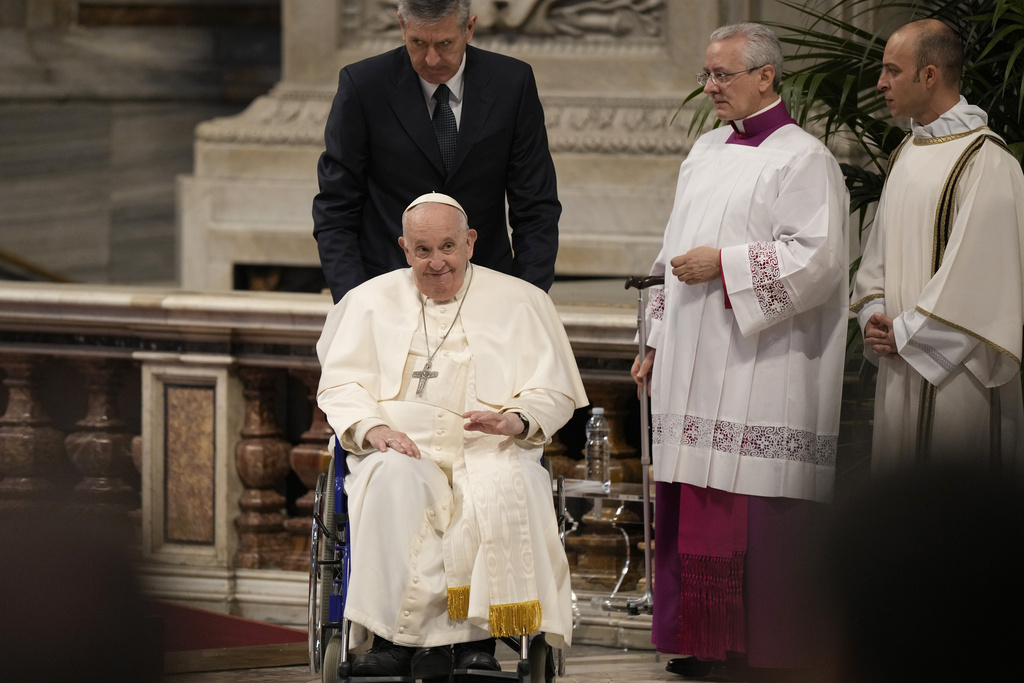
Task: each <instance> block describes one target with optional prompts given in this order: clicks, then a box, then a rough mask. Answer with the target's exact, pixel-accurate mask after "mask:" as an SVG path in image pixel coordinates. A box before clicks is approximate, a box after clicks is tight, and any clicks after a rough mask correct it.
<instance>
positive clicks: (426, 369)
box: [412, 360, 437, 396]
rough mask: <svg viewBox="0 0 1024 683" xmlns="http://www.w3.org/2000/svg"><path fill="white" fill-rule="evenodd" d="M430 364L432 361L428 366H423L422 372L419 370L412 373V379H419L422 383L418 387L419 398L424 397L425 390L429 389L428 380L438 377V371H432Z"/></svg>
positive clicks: (428, 362)
mask: <svg viewBox="0 0 1024 683" xmlns="http://www.w3.org/2000/svg"><path fill="white" fill-rule="evenodd" d="M430 363H431V361H429V360H428V361H427V364H426V365H424V366H423V369H422V370H417V371H416V372H414V373H412V378H413V379H418V380H419V381H420V383H419V386H417V387H416V395H417V396H422V395H423V390H424V389H425V388H426V387H427V380H428V379H434V378H435V377H437V370H431V369H430Z"/></svg>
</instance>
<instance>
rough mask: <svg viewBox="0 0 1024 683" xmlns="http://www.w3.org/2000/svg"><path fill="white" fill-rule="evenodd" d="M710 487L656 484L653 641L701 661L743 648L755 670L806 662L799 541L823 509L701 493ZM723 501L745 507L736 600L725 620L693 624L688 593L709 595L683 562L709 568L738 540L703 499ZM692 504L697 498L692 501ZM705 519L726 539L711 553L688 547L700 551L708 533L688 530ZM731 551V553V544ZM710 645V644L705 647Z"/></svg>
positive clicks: (807, 605) (807, 631) (807, 615)
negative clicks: (700, 553)
mask: <svg viewBox="0 0 1024 683" xmlns="http://www.w3.org/2000/svg"><path fill="white" fill-rule="evenodd" d="M709 491H714V490H712V489H702V488H700V487H693V486H689V485H688V484H670V483H665V482H656V492H655V500H657V504H656V505H655V533H656V535H657V540H656V542H655V546H654V548H655V552H654V569H655V580H654V615H653V628H652V633H651V640H652V642H653V643H654V645H655V647H656V648H657V649H658V650H659V651H660V652H667V653H673V654H692V655H695V656H698V657H702V658H706V659H719V658H722V659H724V657H725V652H724V650H728V651H730V652H738V653H744V652H745V653H746V655H747V663H748V664H749V665H750V666H754V667H764V668H802V667H807V666H809V665H810V664H811V655H812V652H811V651H810V650H811V646H812V637H813V634H814V630H815V623H816V622H815V619H814V616H813V615H814V612H813V605H812V604H811V590H810V579H809V576H808V571H807V567H806V562H805V559H806V557H807V554H806V550H805V546H806V544H807V542H808V540H809V539H810V538H811V534H812V531H813V529H812V523H813V522H814V520H815V519H816V518H817V516H818V515H820V514H821V513H823V512H824V510H823V509H822V504H820V503H812V502H810V501H803V500H793V499H788V498H761V497H757V496H742V495H740V494H731V493H727V492H724V491H714V492H713V493H711V494H710V495H708V492H709ZM681 494H682V495H681ZM694 494H696V495H694ZM730 498H733V499H743V502H744V503H745V507H746V514H745V516H744V519H742V520H736V521H739V522H740V524H745V526H746V534H744V535H745V536H746V538H745V539H743V540H744V541H745V546H746V554H745V557H744V556H742V555H741V556H740V557H741V558H743V562H742V576H743V596H742V604H741V605H739V608H738V610H736V609H731V610H730V612H731V614H730V615H729V618H725V619H712V620H711V621H710V622H707V623H703V624H699V623H696V624H695V623H693V621H694V620H693V618H692V616H688V615H692V609H693V606H692V604H691V605H689V606H688V604H687V603H688V601H689V602H691V603H692V601H693V599H694V596H695V594H699V596H698V599H708V598H706V597H705V596H707V595H708V594H707V591H706V590H705V586H703V585H698V584H700V583H701V582H700V581H696V582H695V581H694V579H693V576H694V574H693V572H692V571H691V570H690V567H692V566H693V563H694V560H695V559H696V560H698V561H700V560H706V561H708V562H709V565H710V563H713V562H715V561H717V560H718V559H719V557H721V556H722V555H723V554H724V553H725V552H728V551H729V546H730V545H733V546H734V543H735V541H736V540H739V539H737V538H736V531H735V530H734V529H733V530H730V529H729V528H728V525H729V524H731V522H730V523H727V524H726V525H725V526H723V524H722V522H723V517H722V516H721V515H720V514H718V512H716V511H715V510H714V509H712V510H711V511H710V513H709V512H708V506H707V501H708V500H714V501H717V502H718V503H722V501H728V499H730ZM694 501H698V504H697V505H696V506H695V505H694ZM734 502H736V503H739V501H738V500H736V501H734ZM725 504H726V505H730V503H725ZM741 506H742V504H741ZM702 508H703V509H702ZM739 509H741V508H739ZM709 522H710V525H711V526H712V527H718V528H719V529H720V530H721V531H724V532H725V533H726V534H728V535H731V536H732V537H733V538H732V540H730V541H727V542H726V543H724V544H721V545H720V546H719V547H718V548H712V549H711V553H712V555H711V556H706V557H700V556H697V555H694V554H693V550H699V549H700V548H701V547H703V548H704V550H705V551H707V545H706V544H705V543H704V542H703V541H704V540H706V539H707V538H708V534H706V533H704V534H703V535H704V538H703V539H702V538H700V537H699V536H700V535H699V534H698V536H697V537H696V538H695V537H694V536H693V535H688V530H693V529H701V530H705V531H706V530H707V528H708V523H709ZM680 532H682V533H680ZM688 537H689V541H688V540H687V538H688ZM694 540H696V541H697V543H696V545H695V546H694V547H692V548H688V547H681V545H680V542H682V543H683V544H684V546H685V545H689V544H690V543H691V542H693V541H694ZM732 552H734V553H735V552H736V549H735V547H733V551H732ZM716 556H717V557H716ZM709 607H710V606H709ZM706 611H707V612H708V613H711V612H713V611H714V610H712V609H710V608H709V609H708V610H706ZM736 618H739V619H741V620H745V640H746V642H745V643H744V642H743V640H744V637H743V632H742V630H741V632H740V633H739V634H737V633H736V631H735V627H736V624H735V619H736ZM684 621H685V622H686V623H684ZM740 626H741V627H742V626H743V624H740ZM709 643H711V644H713V647H711V648H710V649H709V647H708V645H709ZM723 644H725V645H724V646H723ZM723 647H724V649H723Z"/></svg>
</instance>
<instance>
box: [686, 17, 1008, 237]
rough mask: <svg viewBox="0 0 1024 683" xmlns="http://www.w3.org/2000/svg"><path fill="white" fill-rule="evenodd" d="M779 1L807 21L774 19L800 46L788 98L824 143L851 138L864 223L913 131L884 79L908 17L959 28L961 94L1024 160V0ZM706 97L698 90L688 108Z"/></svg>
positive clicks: (703, 115) (701, 115)
mask: <svg viewBox="0 0 1024 683" xmlns="http://www.w3.org/2000/svg"><path fill="white" fill-rule="evenodd" d="M778 2H779V4H782V5H785V6H786V7H789V8H791V9H793V10H796V11H797V12H799V13H800V14H801V15H802V16H803V17H804V18H805V19H806V22H805V23H804V24H802V25H792V24H779V23H771V22H767V24H768V25H769V26H771V27H772V28H773V29H774V30H775V31H776V33H777V34H778V35H779V39H780V40H781V41H782V43H783V44H785V45H790V46H792V47H793V48H795V49H794V51H793V54H792V55H790V56H789V57H787V62H786V64H787V72H786V73H785V74H784V78H783V85H782V93H781V94H782V96H783V98H784V99H785V101H786V105H787V107H788V108H789V111H790V113H791V114H792V115H793V117H794V118H795V119H796V120H797V122H798V123H800V125H802V126H809V127H810V128H811V129H812V130H819V131H821V132H822V135H823V139H824V140H825V142H826V143H833V142H836V141H838V140H842V141H844V142H852V147H853V152H852V156H853V158H854V161H855V163H848V164H843V165H842V166H843V173H844V175H845V177H846V183H847V187H849V189H850V210H851V213H854V214H857V215H858V217H859V219H860V224H861V228H862V229H863V227H864V226H865V225H866V224H867V217H868V216H869V214H870V208H871V206H872V205H873V204H874V203H875V202H876V201H877V200H878V196H879V194H880V193H881V190H882V183H883V180H884V173H885V169H886V164H887V160H888V156H889V154H890V152H892V150H893V149H894V148H895V147H896V146H897V145H898V144H899V142H900V140H902V139H903V137H904V135H906V131H905V130H904V129H902V128H900V127H899V126H898V125H897V123H896V122H895V121H893V120H892V119H891V118H890V117H889V116H888V112H887V111H886V109H885V103H884V101H883V100H882V98H881V97H880V95H879V93H878V91H877V89H876V84H877V82H878V76H879V74H880V73H881V68H882V53H883V52H884V50H885V40H886V37H887V36H888V35H889V34H890V33H892V31H893V30H894V29H895V28H897V27H898V26H899V25H901V24H903V23H905V22H907V21H911V20H914V19H923V18H935V19H938V20H940V21H943V22H945V23H946V24H948V25H949V26H951V27H952V28H953V29H954V30H956V31H957V32H958V34H959V35H960V37H961V40H962V41H963V43H964V49H965V59H964V73H963V80H962V82H961V93H962V94H963V95H964V97H966V98H967V100H968V101H969V102H971V103H972V104H976V105H978V106H980V107H981V108H982V109H984V110H985V111H987V112H988V115H989V127H990V128H992V130H993V131H995V132H996V133H998V134H999V135H1001V136H1002V137H1003V138H1004V139H1005V140H1006V141H1007V142H1008V143H1009V145H1010V149H1011V150H1012V151H1013V153H1014V154H1015V155H1016V156H1017V158H1018V159H1021V158H1022V157H1024V0H968V1H966V2H963V1H953V0H836V1H835V2H833V3H830V4H828V5H825V6H824V7H823V8H821V9H817V8H816V7H819V6H820V5H817V4H814V3H799V2H792V1H790V0H778ZM883 17H884V19H882V18H883ZM701 94H702V90H701V89H699V88H698V89H695V90H693V91H692V92H691V93H689V94H688V95H687V97H686V98H685V99H684V100H683V105H686V104H688V103H690V102H691V101H693V100H695V99H697V98H699V96H700V95H701ZM712 111H713V110H712V108H711V105H710V102H709V101H708V100H707V99H706V98H703V99H699V100H698V101H697V104H696V106H695V108H694V111H693V115H692V117H691V121H690V132H691V133H694V132H700V131H701V130H703V129H704V128H705V127H706V126H707V124H708V120H709V118H712ZM719 123H720V122H718V121H717V120H716V121H715V122H714V125H715V126H717V125H719Z"/></svg>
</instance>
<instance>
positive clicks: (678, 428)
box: [648, 124, 849, 502]
mask: <svg viewBox="0 0 1024 683" xmlns="http://www.w3.org/2000/svg"><path fill="white" fill-rule="evenodd" d="M731 132H732V130H731V129H730V128H728V127H725V126H723V127H722V128H720V129H717V130H713V131H711V132H709V133H707V134H705V135H703V136H702V137H701V138H700V139H699V140H698V141H697V143H696V144H695V145H694V147H693V149H692V150H691V151H690V154H689V155H688V157H687V159H686V160H685V161H684V162H683V164H682V166H681V167H680V172H679V181H678V185H677V188H676V197H675V204H674V206H673V209H672V216H671V218H670V220H669V223H668V226H667V228H666V230H665V240H664V245H663V247H662V250H661V253H660V254H659V256H658V259H657V261H656V262H655V265H654V267H653V269H652V273H653V274H665V275H666V284H665V288H664V291H663V293H659V292H657V291H655V292H654V293H653V295H652V301H651V306H650V307H649V313H648V317H649V319H650V321H649V324H650V329H651V335H650V340H649V344H650V346H652V347H654V348H656V349H657V353H656V355H655V364H654V370H653V375H652V413H653V418H652V420H653V442H654V444H653V454H654V473H655V479H657V480H658V481H665V482H683V483H687V484H693V485H695V486H701V487H711V488H715V489H721V490H723V491H729V492H733V493H740V494H745V495H755V496H767V497H788V498H799V499H804V500H811V501H819V502H827V501H829V500H831V498H832V495H833V482H834V478H835V457H836V446H837V436H838V431H839V405H840V397H841V394H842V373H843V357H844V348H845V341H846V330H847V311H846V302H847V301H848V299H847V296H848V295H847V291H848V287H847V261H848V257H847V252H848V247H847V237H846V235H847V224H848V214H849V195H848V193H847V191H846V187H845V185H844V182H843V177H842V173H841V172H840V169H839V166H838V164H837V163H836V161H835V159H834V158H833V157H832V155H831V153H830V152H829V151H828V150H827V149H826V148H825V147H824V145H822V144H821V143H820V142H819V141H818V140H816V139H815V138H814V137H812V136H811V135H809V134H807V133H806V132H804V131H803V130H801V129H800V128H799V127H798V126H796V125H792V124H790V125H785V126H782V127H781V128H779V129H778V130H776V131H775V132H773V133H771V135H769V136H768V138H767V139H765V140H764V141H763V142H761V143H760V145H759V146H757V147H750V146H744V145H736V144H728V145H727V144H725V141H726V139H727V138H728V137H729V135H730V134H731ZM698 246H712V247H716V248H720V249H721V250H722V251H721V264H722V271H723V276H724V281H725V289H723V283H722V280H721V279H715V280H713V281H711V282H707V283H703V284H698V285H685V284H683V283H681V282H679V280H678V279H676V278H675V277H673V276H672V273H671V270H672V268H671V265H670V264H669V262H670V261H671V259H672V258H673V257H675V256H678V255H681V254H684V253H686V252H687V251H689V250H690V249H693V248H694V247H698ZM726 291H727V292H728V300H729V302H730V303H731V306H732V308H727V307H726ZM666 340H667V341H666Z"/></svg>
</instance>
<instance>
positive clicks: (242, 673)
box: [161, 645, 823, 683]
mask: <svg viewBox="0 0 1024 683" xmlns="http://www.w3.org/2000/svg"><path fill="white" fill-rule="evenodd" d="M497 656H498V658H499V660H500V661H501V664H502V669H503V670H504V671H514V670H515V665H516V664H515V662H516V657H515V653H513V652H512V651H511V650H509V649H507V648H505V647H503V646H499V650H498V652H497ZM670 657H672V655H664V654H660V655H659V654H657V653H655V652H653V651H651V650H624V649H617V648H610V647H601V646H597V645H577V646H574V647H573V648H571V649H570V650H568V651H567V657H566V671H565V676H564V677H562V678H557V679H556V681H557V682H559V683H654V682H656V681H675V682H681V681H684V680H689V679H684V678H682V677H681V676H677V675H675V674H671V673H668V672H667V671H666V670H665V663H666V662H667V661H668V659H669V658H670ZM702 680H707V681H733V682H734V683H823V679H821V678H819V677H816V676H814V675H799V676H786V675H780V674H778V673H775V674H772V673H769V672H762V673H761V675H759V676H757V677H756V678H744V677H742V676H741V677H722V676H711V677H708V678H706V679H702ZM319 681H320V677H319V676H318V675H314V674H311V673H310V672H309V668H308V667H306V666H279V667H268V668H260V669H236V670H231V671H217V672H210V673H185V674H174V675H165V676H164V677H163V679H162V680H161V683H242V682H244V683H315V682H319Z"/></svg>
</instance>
